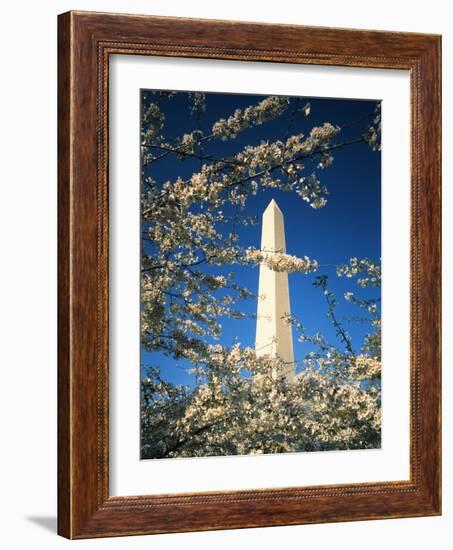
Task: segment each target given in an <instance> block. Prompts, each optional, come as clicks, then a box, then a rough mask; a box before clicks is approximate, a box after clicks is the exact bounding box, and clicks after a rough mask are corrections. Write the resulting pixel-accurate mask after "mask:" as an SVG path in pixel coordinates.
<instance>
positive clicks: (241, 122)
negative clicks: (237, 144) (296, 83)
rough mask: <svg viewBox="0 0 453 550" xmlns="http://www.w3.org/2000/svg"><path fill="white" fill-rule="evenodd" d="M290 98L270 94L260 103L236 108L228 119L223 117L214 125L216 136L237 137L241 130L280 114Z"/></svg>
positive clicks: (224, 137) (213, 130)
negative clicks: (244, 107)
mask: <svg viewBox="0 0 453 550" xmlns="http://www.w3.org/2000/svg"><path fill="white" fill-rule="evenodd" d="M288 104H289V99H288V98H287V97H284V96H272V95H271V96H269V97H267V98H266V99H263V101H260V102H259V103H258V105H255V106H249V107H247V108H246V109H244V110H242V109H236V111H235V112H234V113H233V114H232V115H231V116H230V117H228V118H227V119H225V118H221V119H220V120H219V121H218V122H216V123H215V124H214V126H213V127H212V133H213V134H214V136H215V137H219V138H222V139H224V140H226V139H232V138H235V137H236V136H237V135H238V133H239V132H242V131H243V130H245V129H247V128H249V127H250V126H254V125H258V124H263V123H264V122H266V121H268V120H271V119H273V118H276V117H278V116H280V115H281V114H282V113H283V112H284V111H285V109H286V108H287V107H288Z"/></svg>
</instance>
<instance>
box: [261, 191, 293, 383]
mask: <svg viewBox="0 0 453 550" xmlns="http://www.w3.org/2000/svg"><path fill="white" fill-rule="evenodd" d="M261 250H262V251H263V252H282V253H286V243H285V225H284V220H283V214H282V211H281V210H280V208H279V207H278V204H277V203H276V202H275V200H274V199H272V200H271V202H270V203H269V205H268V206H267V208H266V210H265V211H264V214H263V225H262V231H261ZM258 294H259V296H258V311H257V322H256V341H255V350H256V353H257V355H271V356H273V357H280V359H282V360H283V361H284V363H285V367H284V370H283V373H282V374H284V375H285V377H286V378H287V380H294V378H295V370H294V350H293V335H292V327H291V324H290V323H288V322H287V321H286V320H285V316H286V315H290V313H291V309H290V302H289V287H288V273H286V272H282V271H274V270H272V269H270V268H269V267H267V266H266V265H264V264H263V263H261V265H260V274H259V287H258Z"/></svg>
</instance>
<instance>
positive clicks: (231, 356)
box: [141, 92, 381, 458]
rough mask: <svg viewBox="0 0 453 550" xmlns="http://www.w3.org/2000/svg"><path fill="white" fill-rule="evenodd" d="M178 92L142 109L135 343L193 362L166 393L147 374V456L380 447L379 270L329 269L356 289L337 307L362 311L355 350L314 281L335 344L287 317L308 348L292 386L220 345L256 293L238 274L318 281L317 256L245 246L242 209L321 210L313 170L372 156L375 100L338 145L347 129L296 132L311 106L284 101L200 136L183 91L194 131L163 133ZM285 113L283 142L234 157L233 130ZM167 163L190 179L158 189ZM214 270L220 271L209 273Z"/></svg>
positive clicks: (162, 383)
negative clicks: (279, 204)
mask: <svg viewBox="0 0 453 550" xmlns="http://www.w3.org/2000/svg"><path fill="white" fill-rule="evenodd" d="M175 95H176V92H148V93H147V99H146V100H144V101H143V104H142V133H141V147H142V151H141V158H142V166H143V170H142V204H141V212H142V274H141V343H142V347H143V349H145V350H147V351H149V352H158V353H159V354H164V355H165V356H167V358H168V359H169V360H171V361H173V362H174V363H175V364H176V363H177V362H178V361H180V360H182V361H185V362H188V363H190V365H191V369H190V372H191V374H192V375H193V377H194V380H195V382H196V383H195V384H194V386H193V387H189V386H184V385H177V384H172V383H170V382H169V381H168V380H166V379H165V377H164V376H163V374H162V372H161V369H160V368H159V366H150V365H144V370H145V372H146V374H145V376H144V377H143V378H142V382H141V402H142V406H141V440H142V457H143V458H165V457H167V458H169V457H181V456H209V455H230V454H249V453H252V454H253V453H275V452H297V451H317V450H332V449H357V448H375V447H378V446H379V445H380V399H381V395H380V372H381V355H380V316H379V312H378V309H379V308H378V299H377V298H371V299H370V298H365V297H363V296H362V293H363V292H364V289H369V288H371V287H379V286H380V262H379V261H373V260H371V259H368V258H363V259H358V258H350V259H348V261H347V262H345V264H344V265H340V266H338V267H337V272H336V273H337V276H338V277H346V278H350V279H351V282H354V281H355V283H356V290H354V291H353V290H351V291H350V292H347V293H346V294H345V295H344V297H343V299H344V300H347V301H349V302H350V303H351V304H353V305H355V306H356V307H357V308H358V311H360V312H362V313H361V315H360V316H359V317H358V319H359V320H360V322H363V323H368V325H369V332H368V333H367V335H366V337H365V339H364V341H363V343H362V344H361V345H360V346H359V348H358V349H356V348H355V347H354V345H353V342H352V341H351V338H350V336H349V335H348V332H347V330H346V328H345V321H344V320H343V319H339V318H338V316H337V315H336V306H337V298H336V297H335V295H334V293H333V292H332V291H331V290H330V289H329V280H328V278H327V276H325V275H317V276H316V279H315V282H314V284H315V286H316V287H317V288H319V290H320V292H322V293H323V295H324V297H325V300H326V308H327V309H326V314H327V316H328V317H329V319H330V320H331V322H332V324H333V326H334V328H335V333H336V341H335V342H328V341H327V340H326V338H325V337H324V336H323V335H321V334H314V335H310V334H308V333H307V331H306V330H305V328H304V326H303V324H302V320H299V319H296V318H294V317H288V318H287V322H288V323H291V324H292V326H293V328H294V331H295V333H296V334H297V337H298V338H299V340H300V341H301V342H307V343H308V344H310V346H311V348H312V351H310V352H309V353H308V354H307V355H306V356H305V357H303V358H301V359H300V360H299V361H297V362H296V365H295V367H296V369H297V377H296V380H295V381H294V382H288V381H287V380H286V378H285V377H284V376H279V375H278V373H279V372H280V371H282V370H283V369H282V366H283V365H282V362H281V360H280V359H279V358H278V357H276V358H275V357H270V356H266V355H264V356H257V355H256V353H255V351H254V350H253V349H251V348H248V347H244V346H241V345H240V344H235V345H233V346H231V347H227V346H225V345H223V344H220V343H219V340H220V338H221V335H222V325H221V319H222V318H230V319H241V318H242V317H244V315H245V313H244V312H243V310H242V309H241V302H242V301H243V300H247V299H250V298H253V297H254V296H253V294H252V293H251V292H250V291H249V290H248V289H247V288H244V287H243V286H242V285H240V284H238V283H237V281H236V280H235V277H234V266H235V265H238V266H239V265H241V266H258V265H260V264H265V265H267V266H268V267H269V268H270V269H272V270H276V271H285V272H288V273H301V274H311V273H315V272H319V266H318V262H317V261H316V259H314V258H309V257H307V256H305V257H302V258H299V257H295V256H292V255H289V254H286V253H284V252H283V251H277V252H270V251H266V250H260V249H258V248H252V247H245V246H243V245H242V243H241V239H240V231H239V228H240V227H241V226H247V225H250V224H253V223H256V220H255V219H253V218H251V217H249V216H246V215H244V210H245V206H246V204H247V201H250V200H253V196H254V195H256V194H257V193H259V192H260V191H262V190H266V189H278V190H281V191H285V192H288V193H293V194H294V196H295V197H296V198H297V200H300V201H301V203H302V204H301V208H303V203H306V205H307V206H308V207H310V208H313V209H315V210H316V209H321V208H323V207H324V206H325V205H326V203H327V200H328V194H329V191H328V189H327V187H326V186H325V185H323V184H322V183H321V180H320V178H321V173H322V171H323V170H324V169H326V168H328V167H329V166H330V165H331V164H332V162H333V160H334V155H335V154H336V153H337V152H339V151H340V150H341V149H342V148H345V147H348V146H350V145H352V144H354V143H362V144H363V146H364V147H366V146H370V147H372V148H373V150H379V149H380V111H379V105H378V107H377V109H376V112H375V113H374V116H373V119H372V121H371V124H369V123H368V124H367V125H366V127H365V128H364V129H362V131H361V132H359V133H358V135H357V136H356V137H355V138H353V139H349V140H345V139H342V128H341V127H339V126H334V125H333V124H331V123H330V122H325V123H324V124H323V125H322V126H315V127H312V128H311V130H310V131H309V132H308V133H307V135H304V134H301V133H294V132H293V126H294V121H295V120H296V119H297V117H303V119H307V121H308V120H309V117H310V111H311V106H310V103H309V102H305V101H303V100H302V99H297V100H296V101H295V102H290V100H289V98H287V97H283V96H269V97H266V98H265V99H263V100H261V101H258V102H256V103H255V104H251V105H250V106H248V107H246V108H245V109H236V110H235V111H234V112H232V113H226V114H225V117H224V118H220V119H219V120H217V121H216V122H215V123H214V124H212V126H211V127H210V129H209V131H206V130H204V131H203V130H202V126H201V123H200V121H201V120H202V117H203V116H204V113H205V111H206V102H205V95H204V94H203V93H199V92H195V93H188V94H186V96H187V109H188V111H189V112H190V113H191V116H192V117H193V122H194V124H193V129H192V130H190V131H187V132H186V133H183V132H182V133H181V134H180V135H177V136H170V135H169V133H168V132H167V131H166V127H165V124H166V117H165V112H166V109H168V108H170V106H171V102H172V101H173V100H174V97H175ZM290 108H291V112H290V113H289V121H290V122H289V124H288V127H287V130H286V132H285V134H284V135H282V136H281V138H280V139H277V140H274V141H271V140H267V141H261V143H260V144H258V145H256V144H255V145H252V144H250V145H246V146H245V147H240V148H238V149H236V150H234V147H232V146H234V143H235V141H234V140H235V139H236V137H237V136H238V135H239V134H240V133H241V132H243V131H245V130H247V129H248V128H251V127H254V126H261V125H262V126H263V132H264V128H265V125H266V123H267V122H269V121H271V120H274V119H277V118H279V117H281V116H282V115H283V114H285V113H286V114H288V113H287V111H288V109H290ZM263 135H264V134H263ZM213 143H215V144H222V143H226V144H228V148H227V150H228V151H229V152H228V154H213V153H212V151H211V150H210V149H209V145H210V144H213ZM218 149H219V147H217V148H216V150H218ZM230 151H231V152H230ZM169 160H171V161H172V163H173V164H172V166H175V165H176V166H178V165H181V166H184V165H186V166H187V163H188V162H190V167H191V169H190V174H189V175H187V174H188V170H187V168H186V169H185V170H181V172H180V173H181V174H185V175H177V176H175V177H171V178H169V179H168V180H166V181H163V182H162V181H156V180H155V179H153V177H151V176H150V175H149V174H150V173H152V167H153V166H154V165H157V163H164V162H168V161H169ZM150 167H151V169H150ZM216 268H218V270H219V271H221V273H222V274H218V273H215V272H214V270H215V269H216ZM255 298H256V297H255ZM356 320H357V319H356ZM275 373H277V375H276V374H275Z"/></svg>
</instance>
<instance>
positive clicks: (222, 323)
mask: <svg viewBox="0 0 453 550" xmlns="http://www.w3.org/2000/svg"><path fill="white" fill-rule="evenodd" d="M440 51H441V40H440V37H439V36H435V35H429V34H412V33H393V32H379V31H364V30H344V29H332V28H322V27H320V28H314V27H304V26H293V25H264V24H256V23H238V22H232V21H209V20H195V19H181V18H167V17H152V16H134V15H113V14H101V13H89V12H69V13H65V14H63V15H61V16H59V83H58V85H59V106H58V116H59V123H58V124H59V125H58V136H59V137H58V147H59V170H58V178H59V181H58V195H59V228H58V230H59V316H58V323H59V349H58V359H59V373H58V374H59V384H58V398H59V420H58V430H59V433H58V437H59V446H58V453H59V466H58V487H59V496H58V506H59V510H58V530H59V533H60V534H61V535H63V536H65V537H67V538H89V537H103V536H119V535H131V534H151V533H164V532H178V531H197V530H208V529H228V528H241V527H258V526H271V525H292V524H304V523H321V522H332V521H353V520H365V519H379V518H395V517H414V516H429V515H439V514H440V513H441V490H440V487H441V465H440V461H441V428H440V426H441V416H440V400H441V378H440V351H441V332H440V304H441V301H440V296H441V295H440V293H441V287H440V284H441V278H440V270H441V258H440V211H441V208H440V206H441V192H440V186H441V176H440V168H441V160H440V159H441V126H440V109H441V83H440V56H441V53H440Z"/></svg>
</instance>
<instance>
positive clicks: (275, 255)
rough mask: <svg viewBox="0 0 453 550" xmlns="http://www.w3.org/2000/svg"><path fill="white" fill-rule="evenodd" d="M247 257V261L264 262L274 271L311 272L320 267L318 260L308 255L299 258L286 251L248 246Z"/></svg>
mask: <svg viewBox="0 0 453 550" xmlns="http://www.w3.org/2000/svg"><path fill="white" fill-rule="evenodd" d="M245 259H246V261H247V262H251V263H258V264H263V265H265V266H267V267H268V268H269V269H271V270H272V271H284V272H286V273H293V272H299V273H310V272H312V271H316V270H317V269H318V262H317V261H316V260H310V258H308V256H304V257H303V258H298V257H297V256H292V255H291V254H286V253H284V252H273V251H267V250H256V249H252V248H248V249H247V250H246V251H245Z"/></svg>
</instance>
